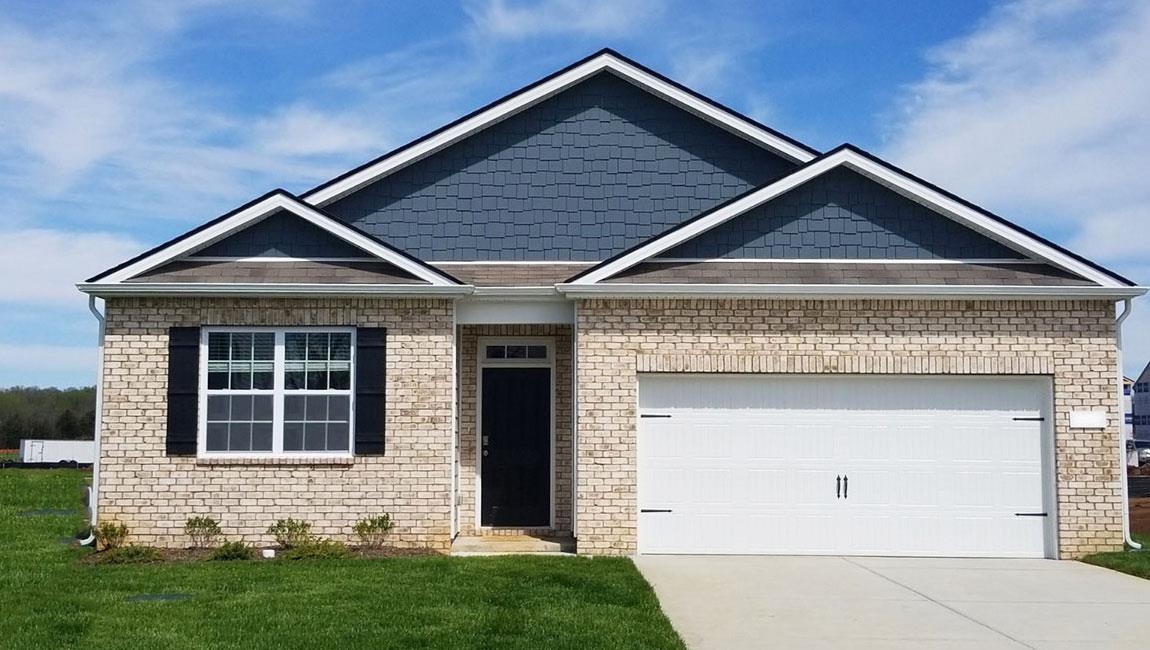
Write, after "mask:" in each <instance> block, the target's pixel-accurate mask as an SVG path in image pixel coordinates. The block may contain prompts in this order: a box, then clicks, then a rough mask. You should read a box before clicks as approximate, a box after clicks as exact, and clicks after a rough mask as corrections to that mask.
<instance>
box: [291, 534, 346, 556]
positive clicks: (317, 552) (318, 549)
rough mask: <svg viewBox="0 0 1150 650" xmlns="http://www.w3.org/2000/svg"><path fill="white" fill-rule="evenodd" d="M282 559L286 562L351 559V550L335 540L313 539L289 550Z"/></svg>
mask: <svg viewBox="0 0 1150 650" xmlns="http://www.w3.org/2000/svg"><path fill="white" fill-rule="evenodd" d="M280 557H282V558H283V559H285V560H342V559H344V558H349V557H351V550H350V549H348V547H347V545H346V544H344V543H343V542H337V541H335V540H334V539H312V540H310V541H308V542H306V543H304V544H300V545H299V546H295V547H292V548H289V549H288V550H286V551H284V552H283V554H282V555H281V556H280Z"/></svg>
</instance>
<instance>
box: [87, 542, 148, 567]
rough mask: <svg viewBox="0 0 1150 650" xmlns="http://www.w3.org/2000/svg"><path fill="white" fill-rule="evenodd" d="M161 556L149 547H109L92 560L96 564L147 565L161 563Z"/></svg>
mask: <svg viewBox="0 0 1150 650" xmlns="http://www.w3.org/2000/svg"><path fill="white" fill-rule="evenodd" d="M163 559H164V556H163V554H161V553H160V551H159V549H154V548H152V547H151V546H111V547H109V548H108V550H106V551H104V552H103V553H97V554H96V555H95V557H94V559H93V561H94V562H96V563H97V564H149V563H152V562H162V561H163Z"/></svg>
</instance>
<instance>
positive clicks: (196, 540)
mask: <svg viewBox="0 0 1150 650" xmlns="http://www.w3.org/2000/svg"><path fill="white" fill-rule="evenodd" d="M184 533H186V534H187V536H188V537H191V538H192V548H211V547H213V546H215V545H216V541H217V540H218V539H219V538H220V524H219V522H217V521H216V520H215V519H212V518H211V517H188V520H187V521H186V522H184Z"/></svg>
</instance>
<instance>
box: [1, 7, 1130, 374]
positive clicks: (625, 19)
mask: <svg viewBox="0 0 1150 650" xmlns="http://www.w3.org/2000/svg"><path fill="white" fill-rule="evenodd" d="M605 46H607V47H613V48H615V49H617V50H619V51H621V52H622V53H624V54H626V55H628V56H630V57H632V58H635V59H637V60H639V61H640V62H642V63H644V64H646V65H648V66H650V67H652V68H655V69H656V70H659V71H660V72H663V73H664V74H667V75H668V76H671V77H673V78H675V79H677V80H679V81H680V82H682V83H685V84H687V85H689V86H691V87H693V88H695V89H697V90H698V91H700V92H702V93H704V94H707V95H709V96H711V97H714V98H715V99H717V100H718V101H721V102H723V103H725V104H727V105H729V106H731V107H733V108H736V109H738V110H740V111H742V112H745V113H748V114H750V115H752V116H754V117H756V118H758V119H760V120H761V121H764V122H766V123H767V124H770V125H771V126H773V127H775V128H776V129H779V130H781V131H783V132H785V133H788V134H789V135H791V136H793V137H796V138H799V139H800V140H803V141H805V142H807V143H808V144H810V145H812V146H814V147H816V148H820V149H827V148H830V147H833V146H835V145H837V144H839V143H841V142H844V141H849V142H853V143H855V144H857V145H859V146H862V147H864V148H866V149H868V150H871V151H873V152H875V153H878V154H880V155H882V156H884V157H886V158H888V159H890V160H892V161H893V162H895V163H897V164H900V165H902V166H905V167H907V168H908V169H910V170H911V171H913V172H915V173H916V174H918V175H920V176H923V177H925V178H927V179H928V180H932V181H935V182H937V183H939V184H941V185H943V186H944V187H947V188H948V189H951V190H953V191H955V192H957V193H959V194H962V195H963V196H965V197H966V198H968V199H970V200H972V201H974V202H976V203H979V204H981V205H984V206H985V207H988V208H990V209H992V210H994V211H995V212H998V213H999V214H1002V215H1004V216H1007V217H1009V218H1012V219H1014V220H1016V221H1018V222H1019V223H1021V224H1023V225H1024V226H1026V227H1028V228H1030V229H1032V230H1035V231H1037V232H1039V233H1041V234H1043V235H1045V236H1047V237H1049V238H1051V239H1054V240H1055V241H1058V242H1059V243H1061V244H1064V245H1067V246H1071V247H1073V248H1075V249H1076V250H1078V251H1080V252H1082V253H1084V254H1086V255H1088V256H1090V257H1092V258H1093V259H1096V260H1097V261H1099V262H1102V263H1104V264H1107V265H1108V266H1111V267H1112V268H1114V269H1116V270H1118V271H1120V272H1122V273H1124V274H1127V275H1128V276H1129V277H1132V278H1134V279H1136V280H1139V281H1141V282H1146V283H1150V253H1148V252H1147V250H1150V245H1148V244H1150V219H1148V218H1147V215H1146V212H1145V208H1144V206H1145V205H1147V204H1150V183H1147V182H1146V181H1145V180H1144V176H1145V173H1146V171H1147V170H1148V169H1150V165H1148V164H1147V163H1146V160H1150V120H1147V119H1146V117H1145V116H1146V115H1148V114H1150V75H1146V74H1145V66H1146V62H1147V61H1150V4H1148V3H1145V2H1137V1H1135V0H1131V1H1125V2H1124V1H1109V0H1094V1H1087V0H1044V1H1041V2H1039V1H1037V0H1035V1H1030V2H1027V1H1022V2H981V1H964V2H937V3H936V2H921V3H907V2H894V1H891V2H857V1H845V0H844V1H841V2H818V3H813V2H787V3H782V2H779V3H766V2H755V1H748V2H738V1H735V2H723V3H709V2H690V1H686V2H676V1H673V0H630V1H628V2H625V3H623V2H602V1H598V0H542V1H540V2H521V1H511V0H471V1H466V2H421V3H370V2H355V1H346V2H340V3H332V2H323V1H321V0H314V1H313V0H269V1H252V2H246V3H244V2H229V1H222V0H190V1H186V2H179V3H155V2H146V1H132V0H108V1H105V2H100V3H89V2H76V3H71V2H54V3H47V6H45V3H42V2H32V1H24V0H15V1H14V0H6V2H5V3H4V11H2V12H0V70H3V71H4V73H3V74H2V75H0V125H3V127H2V128H0V273H2V274H3V277H6V278H8V280H6V281H5V282H4V283H3V285H0V385H18V384H19V385H59V386H67V385H82V384H90V383H92V382H93V381H94V374H95V341H96V327H95V320H94V319H93V318H92V317H91V315H90V314H88V311H87V305H86V299H85V298H84V297H83V296H82V295H80V294H79V293H77V292H76V291H75V290H74V288H73V287H72V284H73V283H74V282H76V281H78V280H81V279H83V278H85V277H87V276H89V275H92V274H94V273H96V272H98V271H100V270H102V269H104V268H106V267H108V266H111V265H112V264H114V263H116V262H118V261H120V260H122V259H125V258H127V257H129V256H131V255H134V254H136V253H138V252H139V251H141V250H143V249H145V248H148V247H150V246H152V245H155V244H156V243H158V242H161V241H164V240H166V239H168V238H170V237H172V236H175V235H177V234H179V233H181V232H183V231H184V230H187V229H189V228H191V227H193V226H195V225H197V224H199V223H201V222H203V221H206V220H208V219H210V218H212V217H215V216H216V215H218V214H221V213H223V212H226V211H228V210H229V209H231V208H232V207H235V206H236V205H239V204H241V203H243V202H245V201H247V200H248V199H250V198H252V197H255V196H258V195H260V194H262V193H264V192H265V191H267V190H268V189H271V188H273V187H281V186H282V187H285V188H287V189H289V190H292V191H302V190H305V189H307V188H309V187H312V186H314V185H315V184H318V183H319V182H321V181H323V180H325V179H327V178H330V177H331V176H334V175H336V174H338V173H339V172H341V171H344V170H346V169H348V168H351V167H353V166H355V165H357V164H359V163H361V162H363V161H365V160H367V159H370V158H373V157H374V156H376V155H378V154H379V153H382V152H383V151H386V150H388V149H390V148H392V147H395V146H397V145H400V144H403V143H404V142H406V141H408V140H410V139H412V138H415V137H417V136H419V135H421V134H422V133H425V132H427V131H429V130H431V129H434V128H436V127H438V126H440V125H442V124H443V123H445V122H448V121H450V120H452V119H454V118H455V117H458V116H459V115H461V114H464V113H466V112H469V111H471V110H472V109H474V108H476V107H478V106H480V105H482V104H485V103H487V102H489V101H491V100H492V99H495V98H497V97H500V96H502V95H504V94H506V93H508V92H510V91H512V90H514V89H516V88H518V87H520V86H523V85H525V84H528V83H530V82H532V81H534V80H535V79H537V78H539V77H542V76H544V75H546V74H548V73H550V72H552V71H554V70H556V69H558V68H560V67H563V66H565V65H567V64H568V63H570V62H572V61H574V60H576V59H578V58H581V57H583V56H586V55H587V54H589V53H591V52H593V51H595V50H598V49H599V48H601V47H605ZM1143 312H1146V314H1143ZM1135 314H1136V315H1135V316H1134V317H1133V318H1132V319H1131V320H1130V321H1128V325H1127V338H1128V363H1127V370H1128V372H1134V371H1135V370H1136V369H1138V368H1140V367H1141V365H1142V364H1143V363H1144V362H1145V360H1147V359H1148V358H1150V303H1147V305H1145V306H1140V307H1139V308H1137V309H1136V310H1135Z"/></svg>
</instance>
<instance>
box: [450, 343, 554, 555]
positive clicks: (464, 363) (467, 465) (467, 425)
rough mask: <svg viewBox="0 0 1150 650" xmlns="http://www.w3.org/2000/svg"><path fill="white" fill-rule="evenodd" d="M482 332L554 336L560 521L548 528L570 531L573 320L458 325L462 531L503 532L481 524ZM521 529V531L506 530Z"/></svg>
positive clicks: (470, 532) (460, 526)
mask: <svg viewBox="0 0 1150 650" xmlns="http://www.w3.org/2000/svg"><path fill="white" fill-rule="evenodd" d="M481 337H501V338H502V337H506V338H515V337H530V338H544V339H548V338H549V339H552V341H553V342H554V344H555V368H554V372H555V411H554V413H553V416H554V418H555V484H554V486H553V488H552V489H553V490H554V491H555V526H554V528H553V529H552V530H550V531H541V532H545V533H557V534H564V533H570V532H571V501H572V496H573V490H572V486H571V475H572V465H571V401H572V399H571V398H572V394H571V393H572V391H571V376H572V375H571V352H572V348H571V326H570V325H461V326H460V327H459V393H458V394H459V531H460V534H463V535H474V534H476V533H479V534H484V535H489V534H499V533H500V532H504V531H500V530H492V529H486V528H485V529H481V530H476V526H475V522H476V494H477V491H476V476H477V469H478V468H477V467H476V462H475V452H476V440H477V431H476V422H475V417H476V413H477V405H478V399H479V395H478V393H477V392H476V386H477V383H476V379H477V376H476V373H477V371H478V365H477V357H476V354H477V351H478V341H479V339H480V338H481ZM505 532H509V533H510V532H518V531H505Z"/></svg>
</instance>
